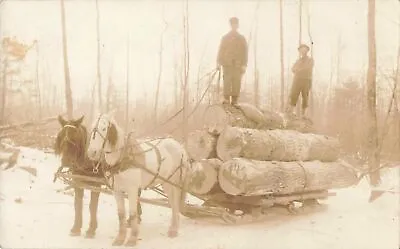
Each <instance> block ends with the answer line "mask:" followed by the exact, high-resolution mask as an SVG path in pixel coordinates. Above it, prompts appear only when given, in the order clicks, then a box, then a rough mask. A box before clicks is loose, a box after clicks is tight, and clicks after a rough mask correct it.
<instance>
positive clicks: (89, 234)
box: [85, 231, 96, 239]
mask: <svg viewBox="0 0 400 249" xmlns="http://www.w3.org/2000/svg"><path fill="white" fill-rule="evenodd" d="M94 236H96V232H95V231H86V234H85V238H86V239H93V238H94Z"/></svg>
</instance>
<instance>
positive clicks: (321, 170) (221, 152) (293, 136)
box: [188, 104, 357, 197]
mask: <svg viewBox="0 0 400 249" xmlns="http://www.w3.org/2000/svg"><path fill="white" fill-rule="evenodd" d="M204 119H205V120H204V123H205V125H204V129H203V130H197V131H194V132H192V133H191V134H190V135H189V142H188V152H189V155H190V157H191V158H192V159H193V161H194V163H193V164H192V170H191V179H190V183H189V189H190V191H191V192H192V193H194V194H197V195H212V194H216V193H218V194H222V193H223V194H227V195H229V196H247V197H251V196H265V195H272V196H283V195H295V194H299V193H300V194H306V193H312V192H315V193H316V192H318V191H320V192H326V191H327V190H329V189H336V188H345V187H349V186H351V185H353V184H355V183H356V182H357V176H356V173H355V171H354V170H353V169H352V167H351V166H350V165H348V164H346V163H345V162H343V161H341V160H339V151H340V144H339V141H338V140H337V139H336V138H333V137H329V136H325V135H319V134H315V133H313V131H314V129H313V127H312V122H311V121H310V120H307V119H301V118H296V117H295V116H291V117H289V118H288V117H285V115H281V114H278V113H274V112H270V111H261V110H259V109H257V108H256V107H254V106H251V105H248V104H240V105H239V107H233V106H230V105H214V106H211V107H210V108H209V109H208V110H207V111H206V112H205V115H204Z"/></svg>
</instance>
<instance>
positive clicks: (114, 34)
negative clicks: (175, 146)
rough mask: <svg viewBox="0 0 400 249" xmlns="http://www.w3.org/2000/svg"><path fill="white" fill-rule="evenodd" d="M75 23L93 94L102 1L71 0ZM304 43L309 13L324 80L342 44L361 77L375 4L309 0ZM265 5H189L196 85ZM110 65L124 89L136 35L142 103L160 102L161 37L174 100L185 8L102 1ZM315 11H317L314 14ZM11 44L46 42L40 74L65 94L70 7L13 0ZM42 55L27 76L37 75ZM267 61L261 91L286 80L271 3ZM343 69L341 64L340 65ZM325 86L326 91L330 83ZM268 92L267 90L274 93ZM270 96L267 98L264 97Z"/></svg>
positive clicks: (136, 91) (287, 30)
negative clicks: (146, 96) (235, 26)
mask: <svg viewBox="0 0 400 249" xmlns="http://www.w3.org/2000/svg"><path fill="white" fill-rule="evenodd" d="M65 2H66V22H67V33H68V50H69V59H70V60H69V61H70V68H71V79H72V85H73V91H74V93H75V94H76V95H77V96H78V97H79V96H84V95H87V93H88V89H90V88H91V86H92V84H93V82H95V80H96V49H97V48H96V12H95V1H94V0H69V1H68V0H66V1H65ZM284 2H285V4H284V43H285V64H286V67H288V66H289V65H291V64H292V63H293V62H294V60H295V59H296V57H297V45H298V39H299V37H298V36H299V32H298V28H299V25H298V1H295V0H293V1H290V0H284ZM303 2H304V6H303V7H304V9H303V11H304V12H303V15H304V16H303V41H304V42H306V43H309V39H308V34H307V12H308V13H309V14H310V19H311V33H312V37H313V41H314V57H315V63H316V65H315V71H314V74H315V78H316V80H318V82H324V81H325V82H327V81H329V78H330V71H331V62H332V60H336V58H337V44H338V37H339V35H340V37H341V41H342V62H341V69H342V70H343V71H345V72H346V73H348V74H357V73H360V72H361V71H362V70H363V68H365V66H366V65H367V56H366V55H367V1H366V0H364V1H361V0H310V1H306V0H304V1H303ZM376 2H377V20H376V28H377V51H378V66H379V67H381V68H388V69H390V68H391V67H393V65H394V64H395V60H396V53H397V45H398V41H399V39H398V36H399V32H398V31H399V28H398V25H399V24H398V23H399V20H400V18H399V15H400V2H399V1H398V0H377V1H376ZM256 4H257V2H256V1H239V0H238V1H228V0H224V1H222V0H221V1H212V0H203V1H200V0H197V1H195V0H193V1H189V12H190V13H189V15H190V17H189V18H190V27H189V29H190V31H189V32H190V40H189V42H190V52H191V57H190V59H191V70H192V71H191V82H192V83H193V82H194V81H195V78H196V77H197V73H198V69H199V65H200V64H201V66H202V69H201V70H202V71H201V74H202V73H206V72H208V71H210V70H211V69H212V68H213V67H215V60H216V52H217V48H218V45H219V42H220V39H221V36H222V35H223V34H225V33H226V32H227V31H228V28H229V26H228V19H229V17H231V16H237V17H238V18H239V19H240V32H241V33H242V34H244V35H245V36H246V38H247V39H249V35H250V32H251V30H252V28H254V27H255V26H254V25H255V22H254V19H255V16H256V15H255V14H256V12H255V9H256V8H255V7H256ZM99 8H100V26H101V37H100V39H101V42H102V50H101V53H102V54H101V60H102V74H103V82H104V81H107V79H108V76H109V75H110V74H111V75H112V77H113V79H114V82H115V84H116V85H118V86H124V85H125V81H126V57H127V52H126V51H127V43H128V35H129V37H130V61H131V65H130V82H131V84H130V85H131V89H132V92H133V95H134V96H143V93H144V91H147V92H149V93H150V94H152V91H153V90H154V86H155V84H156V79H157V73H158V60H159V57H158V54H159V47H160V34H161V33H162V30H163V29H164V27H165V23H164V22H163V18H162V16H163V14H162V13H163V12H164V18H165V20H166V22H167V23H168V26H167V31H166V33H165V37H164V56H163V57H164V58H163V59H164V60H163V78H162V89H161V90H162V93H163V95H164V96H169V95H172V86H173V80H174V77H173V72H174V60H175V59H178V60H179V61H178V62H179V63H181V54H182V52H183V47H182V45H181V44H182V41H183V38H182V30H183V27H182V20H183V17H182V11H183V1H179V0H169V1H168V0H166V1H161V0H158V1H144V0H143V1H140V0H132V1H128V0H99ZM307 9H308V11H307ZM0 15H1V27H0V28H1V29H0V31H1V37H4V36H16V37H17V38H19V39H21V40H22V41H24V42H26V43H30V42H31V41H33V40H34V39H37V40H38V41H39V56H40V68H41V69H43V70H45V71H46V73H45V74H44V75H45V77H51V81H52V83H53V84H57V85H59V86H60V87H63V82H64V80H63V63H62V48H61V21H60V20H61V17H60V1H58V0H41V1H28V0H6V1H4V2H3V3H2V4H1V13H0ZM253 42H254V31H253V38H252V40H251V42H250V51H249V53H250V55H249V60H250V62H249V68H248V72H247V74H246V77H247V81H248V83H250V82H251V79H252V78H253V60H254V57H253V56H254V50H253V49H254V47H253V46H254V43H253ZM35 56H36V54H35V52H31V53H30V55H29V58H28V61H27V63H26V64H27V68H31V69H34V60H35ZM257 60H258V68H259V70H260V74H261V85H262V86H264V85H266V82H267V78H276V79H278V77H279V1H277V0H276V1H275V0H274V1H273V0H261V1H260V8H259V10H258V35H257ZM334 63H336V62H334ZM321 84H324V83H321ZM265 89H266V88H265ZM263 91H264V90H263Z"/></svg>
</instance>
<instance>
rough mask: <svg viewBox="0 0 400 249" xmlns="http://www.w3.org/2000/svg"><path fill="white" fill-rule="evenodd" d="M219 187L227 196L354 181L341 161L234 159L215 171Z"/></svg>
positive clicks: (297, 190) (313, 188) (343, 185)
mask: <svg viewBox="0 0 400 249" xmlns="http://www.w3.org/2000/svg"><path fill="white" fill-rule="evenodd" d="M218 181H219V185H220V186H221V188H222V190H223V191H224V192H226V193H227V194H230V195H244V196H257V195H266V194H292V193H302V192H308V191H317V190H328V189H332V188H335V189H337V188H346V187H349V186H352V185H354V184H356V183H357V182H358V179H357V174H356V172H355V171H354V170H353V169H352V168H351V166H349V165H347V164H346V163H344V162H331V163H322V162H319V161H310V162H271V161H256V160H249V159H243V158H235V159H232V160H229V161H227V162H224V163H223V164H222V165H221V167H220V170H219V173H218Z"/></svg>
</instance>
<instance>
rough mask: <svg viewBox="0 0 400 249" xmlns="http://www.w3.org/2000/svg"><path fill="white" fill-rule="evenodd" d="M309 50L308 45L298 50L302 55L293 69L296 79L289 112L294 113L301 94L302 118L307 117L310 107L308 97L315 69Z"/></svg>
mask: <svg viewBox="0 0 400 249" xmlns="http://www.w3.org/2000/svg"><path fill="white" fill-rule="evenodd" d="M309 50H310V48H309V47H308V46H307V45H305V44H301V45H300V46H299V48H298V51H299V53H300V58H299V59H297V61H296V63H295V64H294V65H293V67H292V72H293V73H294V78H293V84H292V88H291V91H290V107H289V112H290V113H293V110H294V108H295V107H296V104H297V100H298V98H299V95H300V93H301V97H302V112H301V115H302V116H305V112H306V109H307V107H308V95H309V92H310V89H311V85H312V70H313V68H314V59H313V58H312V57H309V56H308V55H307V53H308V51H309Z"/></svg>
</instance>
